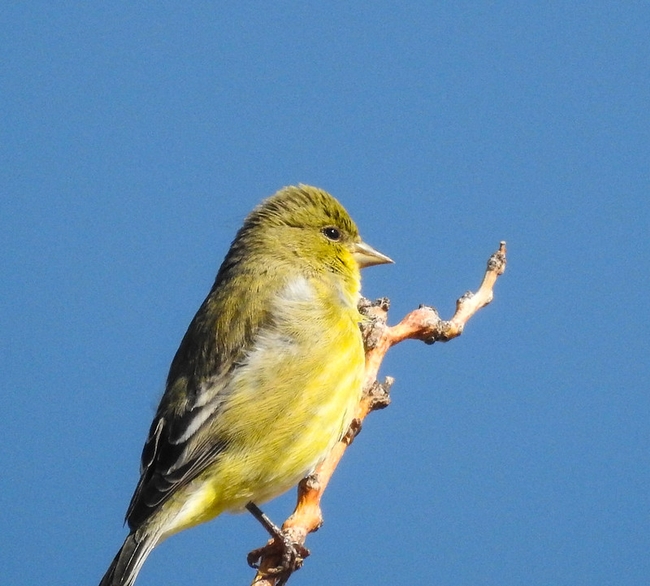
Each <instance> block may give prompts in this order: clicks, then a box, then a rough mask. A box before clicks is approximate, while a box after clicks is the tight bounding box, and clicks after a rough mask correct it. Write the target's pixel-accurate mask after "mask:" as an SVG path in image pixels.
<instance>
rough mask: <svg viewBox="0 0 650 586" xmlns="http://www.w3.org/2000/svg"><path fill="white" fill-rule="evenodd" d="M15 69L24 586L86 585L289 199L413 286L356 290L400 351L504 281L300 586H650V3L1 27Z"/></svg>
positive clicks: (444, 359) (390, 440)
mask: <svg viewBox="0 0 650 586" xmlns="http://www.w3.org/2000/svg"><path fill="white" fill-rule="evenodd" d="M0 51H1V55H2V58H1V59H0V107H1V109H2V113H3V114H2V116H1V117H0V133H1V140H0V154H1V157H0V177H1V184H0V185H1V190H2V198H0V217H1V218H2V224H3V229H2V231H1V232H0V262H1V266H2V272H3V278H2V287H1V288H0V300H1V304H0V332H1V334H0V340H1V346H0V352H1V354H0V356H1V358H0V360H1V367H0V384H1V387H2V395H3V397H4V405H5V407H6V409H5V412H4V417H3V422H4V442H3V449H2V450H0V466H1V467H2V470H3V473H2V480H1V481H0V482H1V483H2V491H0V526H2V531H1V532H0V563H1V566H2V568H3V580H5V581H6V583H7V584H34V583H47V584H65V585H67V584H96V583H97V582H98V581H99V578H100V577H101V575H102V574H103V572H104V570H105V569H106V567H107V565H108V564H109V562H110V560H111V559H112V556H113V555H114V553H115V551H116V550H117V548H118V547H119V545H120V544H121V542H122V540H123V538H124V536H125V530H124V529H123V527H122V525H121V523H122V519H123V515H124V512H125V510H126V506H127V504H128V502H129V499H130V496H131V493H132V490H133V488H134V486H135V483H136V480H137V476H138V463H139V455H140V450H141V447H142V443H143V441H144V438H145V435H146V432H147V429H148V426H149V423H150V420H151V417H152V415H153V411H154V409H155V406H156V403H157V400H158V398H159V396H160V394H161V392H162V387H163V383H164V379H165V376H166V374H167V368H168V365H169V362H170V360H171V358H172V356H173V354H174V352H175V350H176V348H177V345H178V343H179V342H180V339H181V337H182V335H183V333H184V331H185V328H186V327H187V325H188V323H189V321H190V319H191V317H192V316H193V314H194V312H195V311H196V309H197V308H198V306H199V304H200V303H201V301H202V300H203V297H204V296H205V294H206V293H207V291H208V289H209V287H210V285H211V283H212V280H213V278H214V275H215V273H216V270H217V268H218V266H219V263H220V262H221V259H222V258H223V255H224V254H225V252H226V250H227V247H228V245H229V243H230V241H231V239H232V237H233V235H234V233H235V231H236V229H237V228H238V226H239V224H240V223H241V221H242V219H243V218H244V216H245V215H246V213H247V212H248V211H249V210H250V209H251V208H252V207H253V206H254V205H255V204H256V203H257V202H258V201H259V200H261V199H262V198H263V197H265V196H267V195H270V194H271V193H273V192H274V191H275V190H277V189H278V188H280V187H282V186H283V185H287V184H292V183H297V182H304V183H310V184H314V185H318V186H320V187H323V188H325V189H327V190H328V191H330V192H331V193H333V194H334V195H335V196H336V197H338V198H339V199H340V200H341V202H342V203H343V204H344V205H345V206H346V207H347V208H348V210H349V211H350V213H351V214H352V216H353V217H354V218H355V220H356V221H357V223H358V225H359V226H360V229H361V232H362V234H363V236H364V238H365V240H366V241H368V242H369V243H371V244H373V245H374V246H375V247H377V248H378V249H380V250H381V251H383V252H384V253H386V254H388V255H390V256H391V257H392V258H394V259H395V260H396V264H395V265H393V266H384V267H376V268H371V269H368V270H367V271H366V272H365V278H364V292H365V294H366V295H367V296H369V297H378V296H388V297H390V298H391V300H392V309H391V321H393V322H395V321H397V320H398V319H399V318H401V317H402V316H403V315H404V314H405V313H406V312H408V311H409V310H410V309H413V308H414V307H416V306H417V305H418V304H420V303H427V304H429V305H434V306H436V307H438V309H439V310H440V312H441V313H442V314H443V316H450V315H451V312H452V311H453V307H454V302H455V299H456V298H457V297H458V296H459V295H460V294H462V293H463V292H464V291H465V290H466V289H469V288H475V287H476V286H477V285H478V283H479V281H480V278H481V275H482V272H483V269H484V266H485V261H486V259H487V257H488V256H489V255H490V254H491V253H492V252H493V251H494V250H495V249H496V247H497V246H498V242H499V240H502V239H504V240H507V242H508V247H509V265H508V270H507V272H506V274H505V275H504V276H503V277H502V279H501V280H500V281H499V282H498V284H497V288H496V298H495V301H494V303H493V304H492V305H491V306H489V307H488V308H486V309H485V310H483V311H482V312H481V313H480V314H479V315H478V316H476V317H475V318H474V319H473V320H472V321H471V322H470V324H469V326H468V327H467V329H466V332H465V334H464V335H463V337H461V338H460V339H458V340H455V341H453V342H451V343H449V344H446V345H438V344H436V345H434V346H433V347H428V346H424V345H423V344H417V343H414V342H411V343H404V344H402V345H400V346H399V347H397V348H394V349H393V350H392V351H391V353H390V354H389V355H388V357H387V359H386V361H385V363H384V367H383V373H384V374H389V375H392V376H394V377H395V378H396V383H395V385H394V387H393V404H392V405H391V407H390V408H389V409H387V410H385V411H382V412H380V413H376V414H373V415H371V417H370V418H369V419H368V420H367V422H366V425H365V426H364V430H363V433H362V434H361V435H360V436H359V438H358V439H357V441H356V442H355V444H354V446H353V448H352V449H351V450H350V451H349V452H348V454H346V456H345V459H344V461H343V463H342V465H341V467H340V468H339V470H338V471H337V474H336V475H335V477H334V479H333V481H332V485H331V487H330V489H329V490H328V493H327V495H326V498H325V502H324V513H325V525H324V527H323V528H322V529H321V531H319V532H318V533H317V534H315V535H312V536H311V537H310V539H309V541H308V546H309V547H310V548H311V549H312V557H311V558H310V559H309V560H308V561H307V563H306V565H305V568H304V569H303V570H301V571H300V572H299V573H298V574H297V575H296V576H294V578H293V579H292V582H291V583H295V584H302V585H304V586H307V585H311V584H314V585H315V584H319V585H320V584H341V585H346V584H365V583H373V584H387V585H388V584H391V585H393V584H422V585H431V584H434V585H436V586H462V585H478V584H480V585H495V586H496V585H499V586H504V585H505V586H509V585H515V584H516V585H520V584H528V585H548V584H553V585H563V584H565V585H572V586H574V585H579V584H585V585H590V586H594V585H605V584H607V585H610V584H616V585H619V584H640V583H643V582H645V581H646V580H647V576H648V575H649V574H650V562H649V561H648V560H649V558H648V551H650V527H649V524H648V519H649V518H650V515H649V509H650V499H649V494H648V487H649V486H650V472H649V471H650V432H649V423H648V422H649V421H650V396H649V393H648V385H647V381H648V375H649V374H650V373H649V370H650V369H649V366H648V362H649V360H648V356H649V354H650V352H649V345H648V336H647V331H646V330H647V326H648V321H649V320H648V318H649V312H648V302H647V290H648V285H649V280H648V268H649V263H648V257H649V255H650V245H649V242H648V234H649V229H650V203H649V199H648V192H649V190H648V188H649V187H650V171H649V169H650V115H649V111H650V110H649V104H650V7H649V6H648V4H647V3H643V2H626V3H618V2H591V3H588V4H587V3H584V4H580V3H559V2H549V3H544V4H543V5H541V4H539V5H535V4H532V3H527V4H526V3H524V4H522V3H518V2H499V3H486V2H457V3H445V4H443V5H440V4H439V3H434V2H404V3H400V4H399V5H397V4H396V3H390V4H389V3H381V2H377V3H365V4H361V3H357V4H355V5H352V4H348V3H341V2H329V3H310V2H307V3H297V2H295V3H294V2H279V3H273V6H269V5H267V4H264V3H250V2H238V3H208V2H185V3H180V2H179V3H174V2H160V3H156V4H155V5H153V4H149V5H146V4H139V5H133V4H132V3H126V2H113V3H99V2H98V3H82V2H68V3H65V4H64V3H51V2H25V3H5V4H4V5H3V6H2V8H0ZM293 499H294V496H293V494H289V495H287V496H285V497H283V498H280V499H278V500H276V501H274V502H273V503H270V504H269V505H268V506H267V507H266V510H267V512H268V513H269V514H270V515H271V516H272V517H273V518H274V519H276V520H277V521H278V522H280V521H281V520H282V519H283V518H284V517H285V516H286V515H287V513H288V512H289V510H290V509H291V506H292V502H293ZM264 540H265V535H264V533H263V531H262V530H261V528H260V527H259V526H257V524H256V522H255V521H254V520H253V519H252V518H250V517H249V516H245V515H239V516H224V517H223V518H219V519H217V520H216V521H215V522H213V523H210V524H208V525H205V526H202V527H199V528H196V529H193V530H191V531H188V532H185V533H183V534H181V535H178V536H176V537H174V538H173V539H170V540H169V541H168V542H166V543H165V544H163V545H162V546H161V547H160V548H158V549H156V550H155V551H154V553H153V554H152V555H151V557H150V558H149V560H148V561H147V563H146V564H145V567H144V569H143V571H142V573H141V575H140V578H139V580H138V586H147V585H153V584H156V585H163V584H175V585H179V586H180V585H185V584H186V585H194V584H247V583H249V581H250V578H251V576H252V574H251V572H250V570H249V569H248V568H247V567H246V565H245V555H246V553H247V552H248V551H249V550H250V549H252V548H254V547H257V546H259V545H260V544H261V543H263V542H264Z"/></svg>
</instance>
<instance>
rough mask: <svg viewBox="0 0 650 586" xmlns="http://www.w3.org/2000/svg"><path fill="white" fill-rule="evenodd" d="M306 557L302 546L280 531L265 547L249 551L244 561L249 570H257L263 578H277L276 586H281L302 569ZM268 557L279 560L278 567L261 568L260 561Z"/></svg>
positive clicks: (307, 552)
mask: <svg viewBox="0 0 650 586" xmlns="http://www.w3.org/2000/svg"><path fill="white" fill-rule="evenodd" d="M308 555H309V550H308V549H307V548H306V547H305V546H304V545H302V544H301V543H298V542H297V541H294V540H292V539H291V537H289V535H288V534H287V533H286V532H284V531H281V532H280V533H279V534H278V535H276V536H275V537H274V538H273V539H271V540H270V541H269V542H268V543H267V544H266V545H265V546H263V547H259V548H257V549H254V550H253V551H251V552H250V553H249V554H248V556H247V558H246V561H247V562H248V565H249V566H250V567H251V568H254V569H255V570H258V572H260V573H261V574H263V575H265V576H274V577H278V576H279V577H280V580H279V581H278V582H277V584H278V586H281V585H282V584H284V583H285V582H286V581H287V580H288V579H289V576H290V575H291V574H292V573H293V572H295V571H296V570H299V569H300V568H301V567H302V564H303V562H304V560H305V558H306V557H307V556H308ZM270 556H272V557H273V558H274V559H278V560H279V563H278V565H277V566H273V567H264V568H262V560H263V559H265V558H267V559H268V558H269V557H270Z"/></svg>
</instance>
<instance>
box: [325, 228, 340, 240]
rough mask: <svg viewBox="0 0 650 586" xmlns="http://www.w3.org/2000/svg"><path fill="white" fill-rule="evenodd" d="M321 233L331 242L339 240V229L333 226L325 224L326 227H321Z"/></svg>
mask: <svg viewBox="0 0 650 586" xmlns="http://www.w3.org/2000/svg"><path fill="white" fill-rule="evenodd" d="M323 234H325V237H326V238H327V239H329V240H331V241H332V242H338V241H339V240H341V231H340V230H339V229H338V228H335V227H334V226H327V228H323Z"/></svg>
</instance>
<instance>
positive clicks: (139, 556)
mask: <svg viewBox="0 0 650 586" xmlns="http://www.w3.org/2000/svg"><path fill="white" fill-rule="evenodd" d="M157 543H158V534H154V535H151V534H147V533H145V534H144V535H141V536H139V537H138V536H137V532H133V533H131V534H130V535H129V536H128V537H127V538H126V539H125V540H124V544H123V545H122V547H121V548H120V551H118V552H117V555H116V556H115V558H114V559H113V561H112V563H111V565H110V567H109V568H108V570H107V571H106V574H104V577H103V578H102V581H101V582H100V583H99V586H132V585H133V583H134V582H135V579H136V578H137V577H138V573H139V572H140V568H142V564H144V561H145V560H146V559H147V556H148V555H149V554H150V553H151V550H152V549H153V548H154V547H155V546H156V544H157Z"/></svg>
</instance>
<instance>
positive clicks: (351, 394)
mask: <svg viewBox="0 0 650 586" xmlns="http://www.w3.org/2000/svg"><path fill="white" fill-rule="evenodd" d="M357 316H358V314H357V313H356V312H353V311H348V312H346V313H345V314H344V315H343V318H342V320H343V321H338V322H337V323H336V324H334V327H332V326H331V325H328V327H323V324H322V323H316V327H315V328H314V329H313V331H310V329H309V324H306V325H305V324H303V327H302V329H301V331H300V334H299V335H296V336H287V335H286V331H285V330H284V329H279V330H276V331H271V332H268V333H266V334H265V335H264V336H262V337H261V338H260V340H258V342H257V343H256V347H255V349H254V350H253V351H252V352H251V353H250V354H249V356H248V358H247V360H246V362H245V363H244V364H242V365H241V366H240V367H238V368H237V372H236V374H235V375H234V376H233V379H232V381H231V383H230V384H229V385H228V389H227V393H226V394H225V395H224V396H226V397H227V399H226V400H225V401H224V404H223V406H222V407H221V408H220V411H219V415H218V417H217V418H215V422H214V427H213V429H214V433H215V435H216V436H217V437H219V438H220V439H221V440H224V439H225V440H226V441H227V442H228V445H227V447H226V448H225V450H224V451H223V452H222V454H220V456H219V458H218V459H217V461H216V462H215V463H214V464H213V465H211V466H210V467H209V468H208V469H206V470H205V471H204V472H203V473H202V474H201V475H199V476H198V477H197V478H196V479H195V480H194V481H192V482H191V483H190V484H189V485H188V486H187V487H184V489H182V490H181V491H179V494H178V495H176V496H175V497H173V498H172V499H171V501H170V503H169V513H170V517H171V518H170V522H169V524H168V531H166V532H165V536H168V535H171V534H172V533H176V532H178V531H180V530H182V529H185V528H188V527H190V526H193V525H196V524H198V523H202V522H205V521H207V520H210V519H212V518H214V517H215V516H216V515H219V514H220V513H222V512H224V511H239V510H242V509H243V508H244V507H245V505H246V504H247V503H248V502H249V501H254V502H256V503H257V504H260V503H263V502H265V501H267V500H269V499H272V498H274V497H276V496H278V495H280V494H282V493H283V492H285V491H286V490H288V489H289V488H291V487H292V486H294V485H296V484H297V483H298V482H299V481H300V480H301V479H302V478H303V477H304V476H305V475H306V474H308V473H309V472H311V471H312V470H313V469H314V468H315V466H316V465H317V464H318V463H319V462H320V461H321V460H322V459H323V458H324V457H325V456H326V455H327V453H328V452H329V451H330V450H331V448H332V447H333V446H334V444H335V443H336V442H337V441H338V440H339V439H340V438H341V437H342V435H343V434H344V433H345V432H346V431H347V429H348V427H349V425H350V422H351V420H352V417H353V415H354V411H355V408H356V406H357V404H358V402H359V400H360V398H361V387H362V379H363V370H364V351H363V343H362V340H361V336H360V332H359V329H358V324H357V320H356V318H357ZM312 317H313V316H312ZM339 317H341V316H340V315H339ZM173 511H174V512H173ZM176 511H177V512H176Z"/></svg>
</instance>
